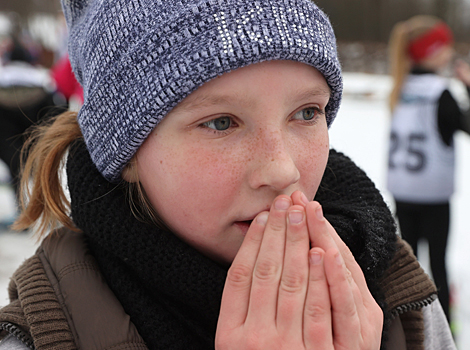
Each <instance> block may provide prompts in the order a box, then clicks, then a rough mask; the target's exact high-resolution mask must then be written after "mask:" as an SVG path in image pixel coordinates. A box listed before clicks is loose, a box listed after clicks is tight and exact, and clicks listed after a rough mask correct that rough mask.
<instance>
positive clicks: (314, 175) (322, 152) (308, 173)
mask: <svg viewBox="0 0 470 350" xmlns="http://www.w3.org/2000/svg"><path fill="white" fill-rule="evenodd" d="M297 154H298V155H299V157H298V159H297V162H296V163H297V168H298V170H299V172H300V184H301V187H302V189H303V191H304V192H305V194H306V195H307V197H308V198H310V199H313V197H314V196H315V194H316V192H317V190H318V186H319V184H320V182H321V179H322V177H323V173H324V171H325V167H326V163H327V161H328V155H329V140H328V134H327V133H325V135H323V136H322V137H320V138H312V139H311V141H309V142H306V143H302V147H300V148H299V149H298V153H297Z"/></svg>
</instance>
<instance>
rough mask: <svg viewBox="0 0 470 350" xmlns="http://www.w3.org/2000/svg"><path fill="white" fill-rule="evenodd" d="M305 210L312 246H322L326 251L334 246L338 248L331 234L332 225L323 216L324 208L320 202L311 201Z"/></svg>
mask: <svg viewBox="0 0 470 350" xmlns="http://www.w3.org/2000/svg"><path fill="white" fill-rule="evenodd" d="M305 211H306V214H307V226H308V231H309V235H310V241H311V242H312V246H315V247H320V248H321V249H323V250H324V251H325V252H326V251H327V250H329V249H332V248H338V247H337V245H336V242H335V241H334V240H333V238H332V236H331V234H330V226H328V221H327V220H326V219H325V217H324V216H323V209H322V206H321V205H320V203H318V202H315V201H313V202H309V203H308V204H307V206H306V208H305ZM331 228H332V227H331ZM333 230H334V229H333Z"/></svg>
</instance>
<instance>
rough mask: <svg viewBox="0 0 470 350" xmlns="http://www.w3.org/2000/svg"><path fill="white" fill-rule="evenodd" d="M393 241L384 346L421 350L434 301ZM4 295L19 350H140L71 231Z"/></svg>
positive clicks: (404, 249)
mask: <svg viewBox="0 0 470 350" xmlns="http://www.w3.org/2000/svg"><path fill="white" fill-rule="evenodd" d="M398 243H399V244H398V247H399V250H398V251H397V254H396V255H395V258H394V259H393V261H392V265H391V267H390V268H389V270H388V271H387V275H386V276H385V278H384V280H383V290H384V291H385V296H386V300H387V303H388V305H389V309H390V311H391V312H392V314H393V315H395V316H396V317H395V320H394V322H393V324H392V327H391V330H390V332H391V334H390V336H389V339H390V342H391V343H390V344H391V346H392V347H391V348H393V349H400V348H403V345H404V344H403V342H402V343H400V339H402V340H403V341H405V339H406V348H407V349H410V350H414V349H416V350H422V349H424V345H423V344H424V324H423V316H422V312H421V308H422V307H424V306H426V305H428V304H429V303H431V302H432V300H434V299H435V298H436V289H435V287H434V285H433V283H432V282H431V281H430V280H429V278H428V276H427V275H426V274H425V273H424V272H423V270H422V269H421V268H420V266H419V263H418V262H417V261H416V258H415V257H414V255H413V254H412V251H411V248H410V247H409V245H408V244H406V243H405V242H403V241H402V240H399V242H398ZM9 294H10V299H11V301H12V302H11V304H9V305H8V306H6V307H4V308H3V309H1V310H0V325H2V324H3V325H7V326H9V327H10V328H8V327H4V328H5V329H10V332H11V333H13V331H16V332H17V334H21V335H22V336H23V337H22V341H23V342H24V343H25V344H28V341H29V339H28V335H31V338H32V339H31V340H30V341H31V342H34V346H35V348H36V349H37V350H46V349H47V350H51V349H61V350H72V349H86V350H95V349H96V350H98V349H103V350H104V349H108V350H111V349H112V350H124V349H131V350H146V349H147V347H146V345H145V343H144V341H143V339H142V338H141V337H140V336H139V334H138V332H137V330H136V328H135V327H134V325H133V324H132V322H131V321H130V318H129V316H128V315H127V314H126V313H125V312H124V309H123V308H122V306H121V304H120V303H119V301H118V300H117V299H116V297H115V296H114V294H113V293H112V292H111V290H110V289H109V287H108V286H107V285H106V283H105V281H104V280H103V277H102V275H101V273H100V272H99V269H98V266H97V265H96V262H95V260H94V258H93V257H92V256H91V254H90V252H89V251H88V248H87V247H86V244H85V242H84V240H83V237H82V235H81V234H79V233H74V232H71V231H68V230H66V229H61V230H59V231H57V232H55V233H54V234H53V236H51V237H50V238H49V239H47V240H45V241H44V242H43V243H42V245H41V246H40V248H39V249H38V251H37V253H36V254H35V255H34V256H33V257H31V258H30V259H28V260H26V261H25V262H24V263H23V265H22V266H21V267H20V268H19V269H18V270H17V271H16V272H15V274H14V275H13V277H12V280H11V283H10V286H9ZM12 327H13V330H12ZM15 327H17V328H15ZM400 344H401V345H400Z"/></svg>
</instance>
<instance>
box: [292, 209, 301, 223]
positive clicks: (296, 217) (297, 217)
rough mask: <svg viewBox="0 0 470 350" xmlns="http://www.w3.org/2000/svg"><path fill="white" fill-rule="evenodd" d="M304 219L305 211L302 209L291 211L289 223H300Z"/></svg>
mask: <svg viewBox="0 0 470 350" xmlns="http://www.w3.org/2000/svg"><path fill="white" fill-rule="evenodd" d="M303 219H304V213H303V212H302V211H298V210H296V211H291V212H289V223H291V224H298V223H301V222H302V220H303Z"/></svg>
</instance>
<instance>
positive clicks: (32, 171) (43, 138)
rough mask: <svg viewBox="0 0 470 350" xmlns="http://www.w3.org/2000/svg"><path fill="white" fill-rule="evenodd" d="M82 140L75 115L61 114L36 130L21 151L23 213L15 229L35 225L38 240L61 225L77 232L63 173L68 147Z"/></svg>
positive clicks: (21, 200) (21, 201)
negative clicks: (63, 180) (65, 190)
mask: <svg viewBox="0 0 470 350" xmlns="http://www.w3.org/2000/svg"><path fill="white" fill-rule="evenodd" d="M81 137H82V134H81V131H80V128H79V126H78V122H77V113H76V112H70V111H69V112H65V113H62V114H60V115H58V116H56V117H54V118H51V119H48V120H46V121H45V122H43V123H42V124H41V125H38V126H36V127H35V128H34V129H33V131H32V132H31V136H30V137H29V138H28V140H27V142H26V143H25V145H24V146H23V149H22V157H23V159H22V176H21V182H20V185H21V187H20V207H21V214H20V216H19V217H18V219H17V220H16V221H15V223H14V224H13V226H12V228H13V229H14V230H25V229H28V228H31V227H33V226H34V227H35V228H36V229H37V233H36V236H37V237H38V239H40V238H42V237H43V236H45V234H46V233H47V232H48V231H49V230H52V229H54V228H57V227H58V226H61V225H63V226H65V227H68V228H69V229H72V230H74V231H78V229H77V228H76V227H75V226H74V224H73V222H72V220H71V218H70V216H69V212H70V202H69V200H68V199H67V196H66V194H65V192H64V189H63V186H62V182H61V176H60V174H61V173H62V168H63V163H64V157H65V155H66V153H67V150H68V147H69V145H70V144H71V143H72V142H73V141H75V140H77V139H79V138H81ZM30 182H31V184H30Z"/></svg>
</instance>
